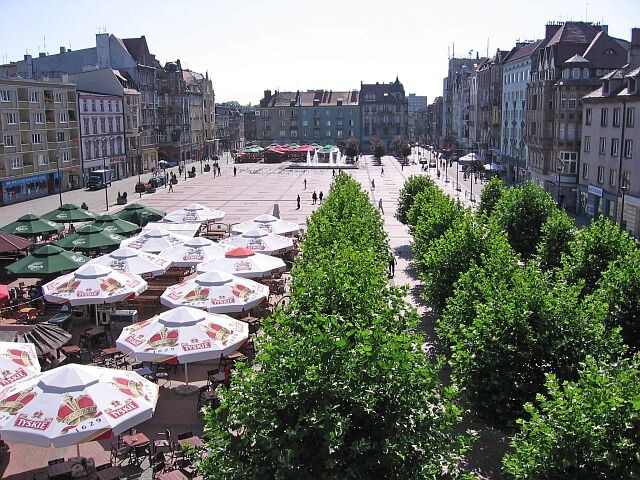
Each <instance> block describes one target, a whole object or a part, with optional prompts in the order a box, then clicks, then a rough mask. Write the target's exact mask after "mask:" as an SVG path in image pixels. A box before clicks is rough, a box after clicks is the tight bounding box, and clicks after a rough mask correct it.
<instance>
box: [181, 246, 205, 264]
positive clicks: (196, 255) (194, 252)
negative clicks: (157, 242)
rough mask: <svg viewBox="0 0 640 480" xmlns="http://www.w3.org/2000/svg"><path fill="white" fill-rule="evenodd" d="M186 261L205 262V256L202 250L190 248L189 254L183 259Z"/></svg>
mask: <svg viewBox="0 0 640 480" xmlns="http://www.w3.org/2000/svg"><path fill="white" fill-rule="evenodd" d="M182 260H184V261H192V260H197V261H200V260H204V254H203V253H202V249H201V248H190V249H189V250H188V251H187V253H185V254H184V256H183V257H182Z"/></svg>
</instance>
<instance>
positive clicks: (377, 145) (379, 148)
mask: <svg viewBox="0 0 640 480" xmlns="http://www.w3.org/2000/svg"><path fill="white" fill-rule="evenodd" d="M371 150H372V151H373V156H374V157H376V158H382V157H384V155H385V154H386V153H387V149H386V148H384V144H383V143H382V142H381V141H380V140H379V139H378V138H377V137H376V138H374V139H373V140H371Z"/></svg>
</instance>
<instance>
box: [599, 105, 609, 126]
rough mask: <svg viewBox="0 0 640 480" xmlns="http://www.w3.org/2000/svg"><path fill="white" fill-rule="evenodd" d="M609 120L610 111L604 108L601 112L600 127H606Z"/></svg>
mask: <svg viewBox="0 0 640 480" xmlns="http://www.w3.org/2000/svg"><path fill="white" fill-rule="evenodd" d="M608 119H609V109H608V108H603V109H602V110H600V126H601V127H606V126H607V120H608Z"/></svg>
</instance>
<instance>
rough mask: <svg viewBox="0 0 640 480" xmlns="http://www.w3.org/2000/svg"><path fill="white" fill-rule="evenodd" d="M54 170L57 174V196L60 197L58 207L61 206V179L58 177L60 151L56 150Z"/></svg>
mask: <svg viewBox="0 0 640 480" xmlns="http://www.w3.org/2000/svg"><path fill="white" fill-rule="evenodd" d="M56 170H57V172H58V195H59V196H60V206H62V177H60V150H56Z"/></svg>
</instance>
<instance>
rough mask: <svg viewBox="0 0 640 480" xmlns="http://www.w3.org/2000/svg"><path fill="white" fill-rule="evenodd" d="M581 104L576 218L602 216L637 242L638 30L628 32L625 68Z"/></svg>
mask: <svg viewBox="0 0 640 480" xmlns="http://www.w3.org/2000/svg"><path fill="white" fill-rule="evenodd" d="M582 101H583V105H584V115H583V125H582V152H581V160H580V179H579V182H578V209H577V210H578V212H577V213H578V215H581V216H586V217H596V216H599V215H603V216H605V217H608V218H610V219H611V220H612V221H613V222H618V223H619V224H621V226H622V227H623V228H625V229H626V230H627V231H629V232H630V233H631V234H632V235H634V236H636V237H639V236H640V162H639V161H638V158H639V156H640V155H639V152H638V150H639V148H638V147H639V146H640V29H638V28H634V29H633V30H632V33H631V45H630V47H629V56H628V64H627V66H626V67H625V68H622V69H617V70H614V71H612V72H610V73H609V74H608V75H606V76H605V77H603V78H602V80H601V85H600V87H599V88H598V89H596V90H595V91H593V92H591V93H589V94H587V95H585V96H584V97H583V99H582ZM634 147H635V150H636V151H634Z"/></svg>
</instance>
